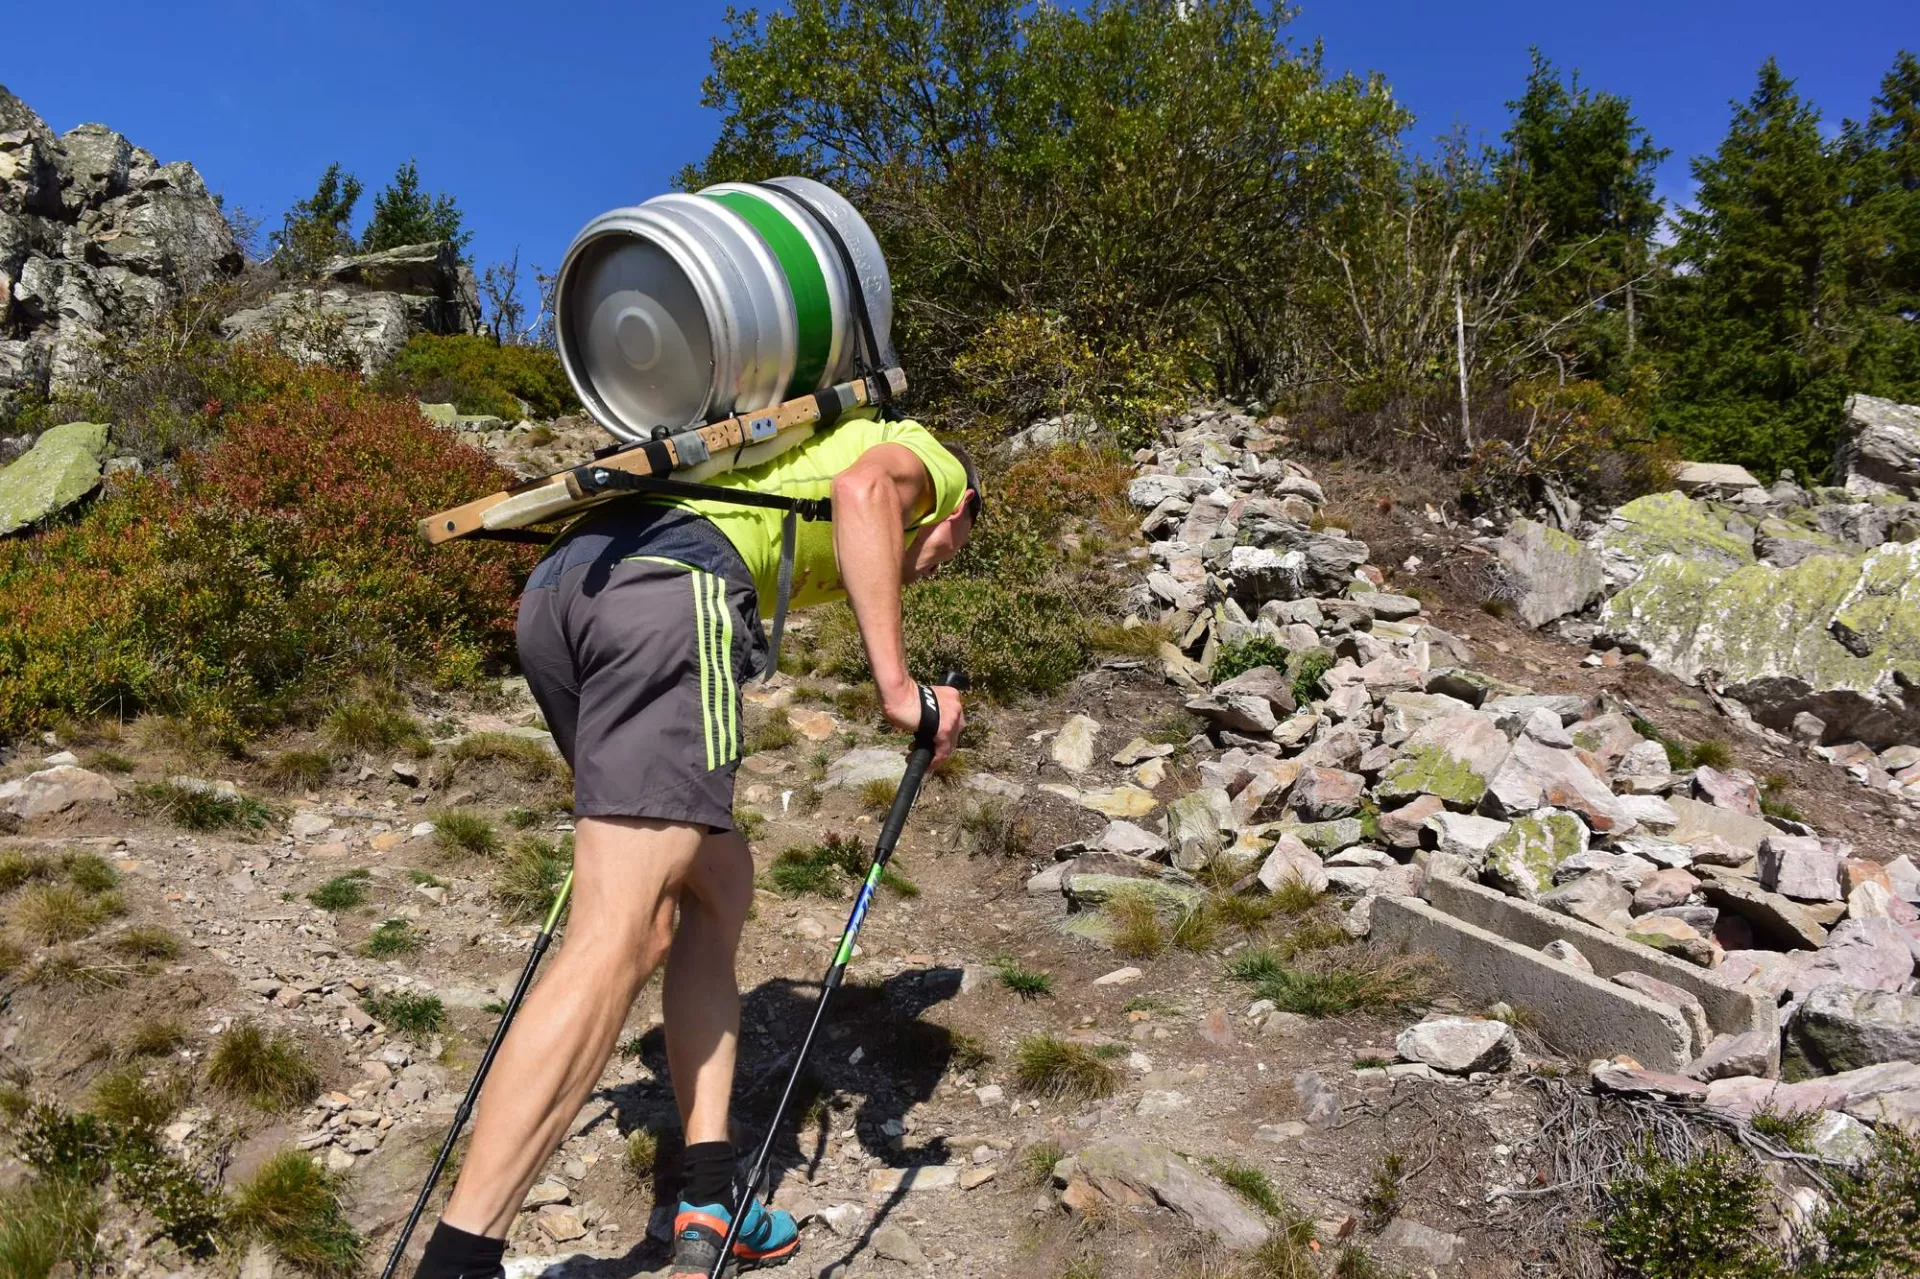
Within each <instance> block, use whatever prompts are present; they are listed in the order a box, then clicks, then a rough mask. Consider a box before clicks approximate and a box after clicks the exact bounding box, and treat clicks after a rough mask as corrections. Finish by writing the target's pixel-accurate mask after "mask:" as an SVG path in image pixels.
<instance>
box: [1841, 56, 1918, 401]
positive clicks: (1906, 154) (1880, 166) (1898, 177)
mask: <svg viewBox="0 0 1920 1279" xmlns="http://www.w3.org/2000/svg"><path fill="white" fill-rule="evenodd" d="M1841 151H1842V154H1843V155H1844V157H1845V163H1846V166H1847V170H1846V172H1847V191H1846V195H1847V210H1848V221H1849V228H1848V229H1849V234H1848V237H1847V247H1848V254H1849V257H1848V272H1847V274H1848V285H1849V288H1850V289H1851V291H1852V293H1853V295H1854V298H1855V303H1856V307H1857V310H1858V313H1859V314H1858V330H1859V341H1858V345H1857V346H1856V348H1855V350H1854V352H1853V354H1852V358H1851V360H1850V373H1851V377H1852V389H1853V390H1856V391H1866V392H1869V393H1871V394H1875V395H1885V396H1889V397H1891V398H1894V399H1900V400H1908V401H1912V400H1915V399H1920V59H1917V58H1915V57H1914V55H1913V54H1911V53H1907V52H1903V53H1901V54H1900V55H1899V56H1898V57H1897V58H1896V59H1895V60H1894V64H1893V68H1892V69H1891V70H1890V71H1888V72H1887V74H1886V77H1885V78H1884V79H1882V80H1881V82H1880V93H1879V95H1878V96H1876V97H1875V98H1874V100H1873V111H1872V112H1871V113H1870V114H1869V115H1868V117H1867V119H1866V122H1865V123H1864V124H1861V123H1855V122H1853V121H1848V123H1847V126H1846V129H1845V131H1844V133H1843V134H1842V141H1841Z"/></svg>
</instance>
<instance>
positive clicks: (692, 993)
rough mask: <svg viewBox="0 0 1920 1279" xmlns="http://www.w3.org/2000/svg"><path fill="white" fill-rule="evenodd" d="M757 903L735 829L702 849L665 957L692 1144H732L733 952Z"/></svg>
mask: <svg viewBox="0 0 1920 1279" xmlns="http://www.w3.org/2000/svg"><path fill="white" fill-rule="evenodd" d="M752 905H753V854H752V853H750V852H748V851H747V842H746V840H744V839H742V838H741V837H740V835H739V833H738V832H737V831H729V832H727V833H726V834H724V835H711V836H709V837H708V838H707V839H706V840H705V842H704V843H702V844H701V846H700V855H699V857H698V858H697V859H695V861H694V865H693V869H692V871H691V872H690V873H689V874H688V876H687V879H686V882H685V885H684V887H683V888H682V890H681V893H680V926H679V928H678V930H677V931H675V933H674V936H673V949H672V951H671V952H670V953H669V954H668V956H667V978H666V989H665V991H664V992H663V999H664V1003H665V1012H666V1019H667V1062H668V1065H669V1067H670V1068H671V1069H672V1071H673V1094H674V1100H675V1101H676V1102H677V1103H678V1104H679V1107H680V1126H681V1129H682V1130H683V1131H684V1132H685V1133H686V1139H687V1144H688V1145H693V1144H694V1143H696V1142H706V1141H726V1140H727V1139H728V1137H727V1108H728V1105H729V1103H730V1102H731V1100H732V1093H733V1062H734V1054H735V1049H736V1045H737V1043H738V1041H739V1037H740V987H739V984H738V982H737V981H736V980H735V977H734V956H735V954H736V953H737V952H738V950H739V947H740V930H741V928H742V927H743V926H744V925H745V924H746V922H747V911H748V909H749V908H750V907H751V906H752Z"/></svg>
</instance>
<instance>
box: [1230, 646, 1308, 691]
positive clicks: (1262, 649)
mask: <svg viewBox="0 0 1920 1279" xmlns="http://www.w3.org/2000/svg"><path fill="white" fill-rule="evenodd" d="M1260 666H1271V667H1273V668H1274V669H1275V670H1282V671H1284V670H1285V669H1287V650H1286V648H1285V647H1284V646H1283V645H1280V644H1276V643H1274V641H1273V640H1272V639H1270V638H1268V637H1267V636H1265V635H1255V636H1253V637H1251V638H1249V639H1244V640H1241V641H1239V642H1238V643H1232V644H1222V645H1221V646H1220V652H1219V655H1218V656H1216V657H1215V658H1214V659H1213V682H1214V683H1216V684H1221V683H1225V682H1226V681H1227V680H1230V679H1232V678H1233V677H1234V676H1236V675H1244V674H1246V673H1247V672H1248V671H1250V670H1253V669H1254V668H1255V667H1260ZM1315 678H1318V677H1317V676H1316V677H1315Z"/></svg>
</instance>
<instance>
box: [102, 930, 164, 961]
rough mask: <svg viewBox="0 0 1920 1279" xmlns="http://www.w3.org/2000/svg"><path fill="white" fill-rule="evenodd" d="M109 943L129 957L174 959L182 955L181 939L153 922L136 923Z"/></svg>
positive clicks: (111, 946) (114, 949) (117, 952)
mask: <svg viewBox="0 0 1920 1279" xmlns="http://www.w3.org/2000/svg"><path fill="white" fill-rule="evenodd" d="M107 945H108V946H109V947H110V948H111V949H112V950H113V952H114V953H115V954H117V955H125V956H126V957H127V958H128V959H158V960H172V959H178V958H179V957H180V939H179V938H178V937H175V936H174V935H173V934H172V933H171V932H168V931H167V930H166V929H164V928H161V927H158V926H157V925H153V924H136V925H134V926H133V927H132V928H129V929H127V930H126V931H125V932H123V933H120V934H118V935H117V936H115V937H114V939H113V940H112V941H110V942H108V943H107Z"/></svg>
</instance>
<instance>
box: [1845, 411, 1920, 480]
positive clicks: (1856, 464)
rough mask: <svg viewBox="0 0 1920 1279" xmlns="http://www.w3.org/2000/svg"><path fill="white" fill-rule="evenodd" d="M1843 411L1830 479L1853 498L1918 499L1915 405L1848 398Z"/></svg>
mask: <svg viewBox="0 0 1920 1279" xmlns="http://www.w3.org/2000/svg"><path fill="white" fill-rule="evenodd" d="M1846 412H1847V423H1846V426H1845V428H1844V429H1843V430H1842V431H1841V434H1840V446H1839V448H1838V450H1837V451H1836V452H1835V455H1834V460H1833V474H1834V478H1835V479H1837V480H1839V481H1840V482H1841V484H1843V485H1845V487H1846V490H1847V492H1849V493H1852V494H1854V495H1856V496H1859V497H1872V496H1875V495H1878V494H1883V493H1901V492H1904V493H1908V494H1912V495H1915V496H1920V406H1915V405H1912V404H1895V403H1894V402H1893V401H1892V400H1882V399H1879V398H1877V397H1875V396H1871V395H1850V396H1848V397H1847V410H1846Z"/></svg>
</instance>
